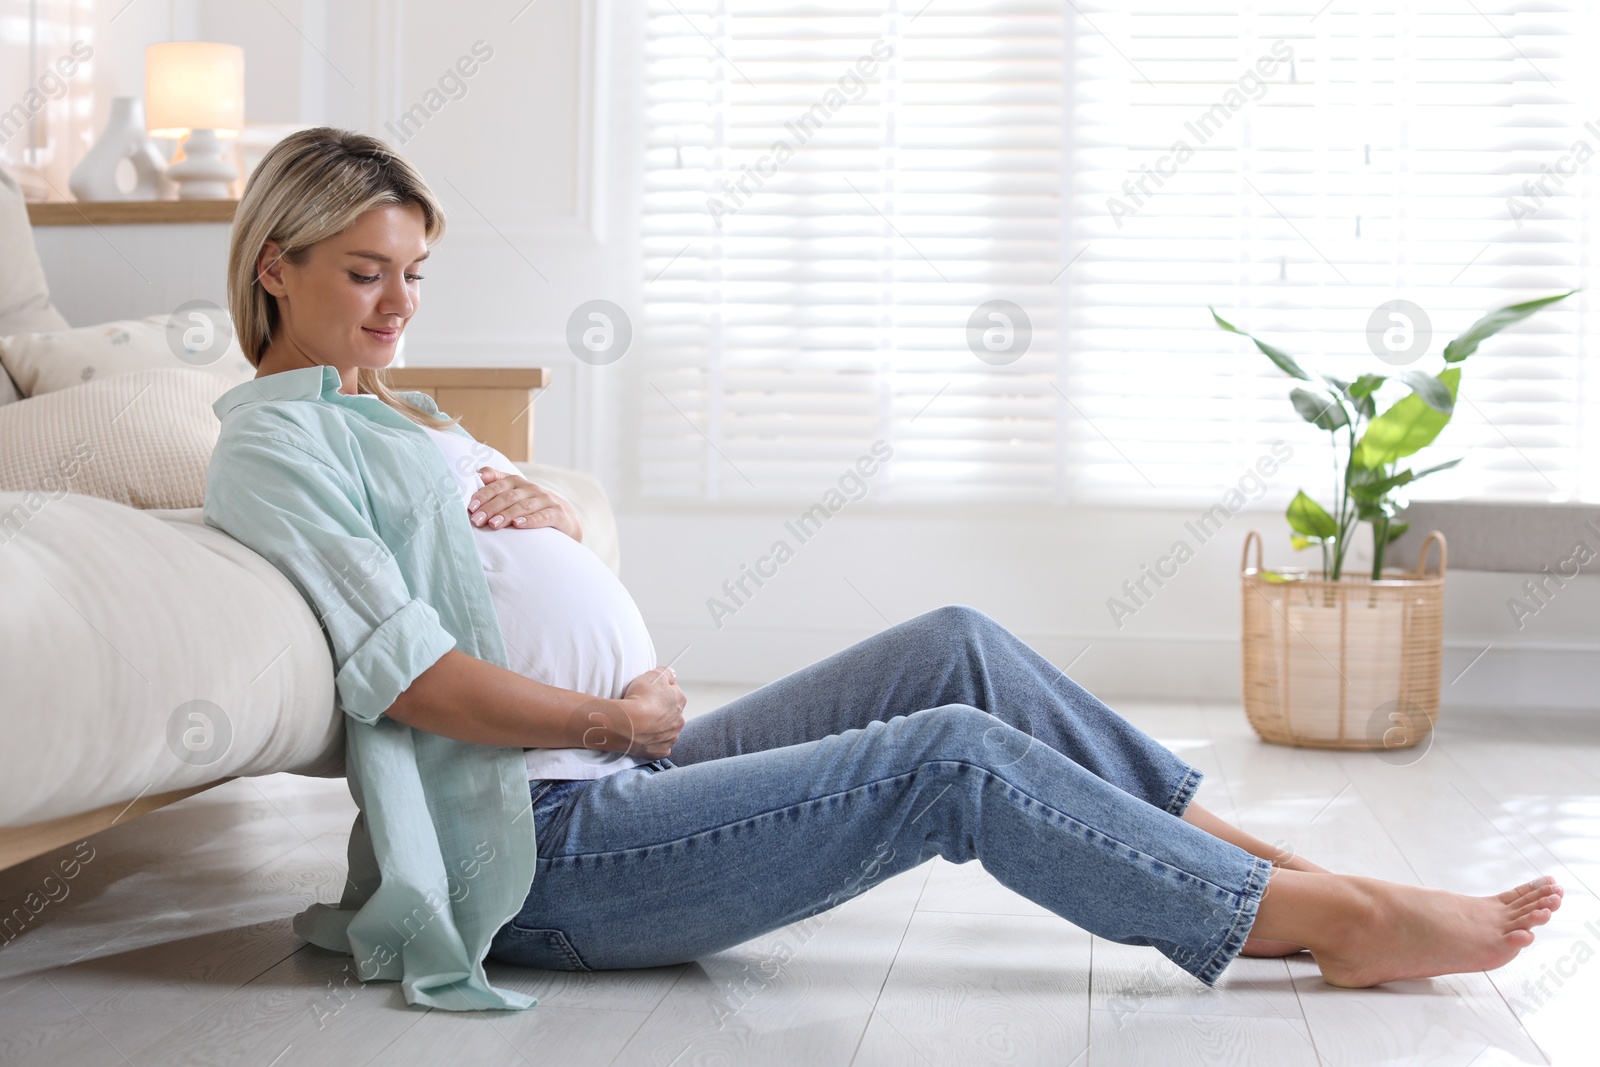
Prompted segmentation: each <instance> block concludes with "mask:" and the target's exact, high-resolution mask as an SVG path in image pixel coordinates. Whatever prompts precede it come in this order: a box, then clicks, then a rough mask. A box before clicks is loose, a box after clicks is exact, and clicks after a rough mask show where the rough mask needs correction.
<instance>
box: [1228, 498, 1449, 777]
mask: <svg viewBox="0 0 1600 1067" xmlns="http://www.w3.org/2000/svg"><path fill="white" fill-rule="evenodd" d="M1252 542H1253V543H1254V545H1255V566H1254V567H1251V566H1250V546H1251V544H1252ZM1434 542H1438V545H1439V569H1438V571H1437V572H1435V573H1434V574H1431V575H1430V574H1428V573H1427V572H1426V570H1425V567H1426V564H1427V559H1428V548H1429V546H1431V545H1432V544H1433V543H1434ZM1240 570H1241V576H1242V578H1243V583H1242V584H1243V593H1244V604H1243V607H1244V610H1243V635H1242V637H1243V642H1242V643H1243V652H1244V679H1243V681H1244V684H1243V691H1244V710H1245V714H1246V715H1247V716H1248V717H1249V719H1250V725H1251V726H1252V727H1254V728H1255V731H1256V733H1258V734H1260V735H1261V737H1262V739H1263V740H1266V741H1272V742H1275V743H1277V744H1280V745H1298V746H1302V747H1309V748H1345V749H1368V750H1371V749H1397V748H1409V747H1411V746H1413V745H1415V744H1417V743H1418V742H1420V741H1422V740H1423V739H1424V738H1426V737H1428V736H1429V735H1430V733H1431V732H1432V730H1433V726H1434V723H1435V722H1436V721H1437V720H1438V717H1439V670H1440V659H1441V651H1442V646H1443V616H1444V572H1445V541H1444V535H1443V534H1441V533H1440V532H1439V531H1437V530H1435V531H1433V532H1432V533H1430V534H1429V535H1428V536H1427V538H1426V540H1424V541H1423V543H1422V551H1421V552H1420V553H1419V554H1418V557H1417V566H1416V569H1415V570H1414V571H1404V570H1400V569H1397V568H1384V572H1383V573H1384V575H1385V577H1383V578H1381V579H1379V580H1378V581H1373V580H1372V579H1371V577H1370V576H1367V575H1362V576H1360V577H1351V576H1348V575H1346V576H1345V577H1343V578H1341V579H1340V580H1339V581H1337V582H1330V581H1326V580H1325V579H1324V578H1323V577H1322V576H1321V575H1322V572H1321V571H1317V572H1311V571H1307V570H1305V569H1303V568H1284V569H1282V570H1279V571H1276V572H1273V573H1275V574H1277V575H1279V576H1281V578H1282V580H1269V579H1268V578H1266V577H1264V576H1263V574H1264V572H1263V571H1262V568H1261V535H1260V534H1259V533H1257V532H1256V531H1254V530H1251V531H1250V533H1249V534H1248V535H1247V536H1246V537H1245V540H1244V559H1243V560H1242V561H1241V563H1240ZM1391 575H1392V577H1391Z"/></svg>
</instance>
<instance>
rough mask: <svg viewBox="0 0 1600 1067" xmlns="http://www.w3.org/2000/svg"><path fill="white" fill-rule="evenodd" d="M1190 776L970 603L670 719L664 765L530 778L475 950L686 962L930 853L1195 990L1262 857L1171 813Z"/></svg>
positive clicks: (587, 963)
mask: <svg viewBox="0 0 1600 1067" xmlns="http://www.w3.org/2000/svg"><path fill="white" fill-rule="evenodd" d="M1200 777H1201V776H1200V772H1199V771H1197V770H1195V769H1194V768H1193V767H1190V766H1189V765H1188V764H1186V763H1184V762H1183V761H1182V760H1180V759H1179V758H1178V757H1177V756H1175V755H1173V754H1172V753H1171V752H1170V751H1168V750H1167V749H1166V748H1164V747H1163V746H1161V745H1160V744H1158V743H1157V742H1156V741H1154V740H1153V739H1152V738H1150V737H1149V736H1148V735H1146V734H1144V733H1142V732H1140V731H1139V730H1138V729H1136V728H1135V727H1134V726H1133V725H1132V724H1130V723H1129V722H1127V720H1125V719H1123V718H1122V717H1121V716H1120V715H1118V714H1117V713H1116V712H1114V711H1112V710H1111V709H1110V708H1108V707H1106V705H1105V704H1103V703H1101V702H1100V701H1099V700H1097V699H1095V698H1094V697H1093V696H1091V695H1090V694H1089V693H1088V692H1087V691H1085V690H1084V689H1083V688H1082V687H1081V686H1079V685H1077V684H1076V683H1074V682H1073V681H1072V680H1071V679H1069V678H1068V677H1066V675H1064V674H1063V673H1062V672H1061V671H1060V670H1059V669H1057V668H1056V667H1054V666H1052V665H1051V663H1050V662H1049V661H1048V660H1046V659H1045V658H1044V657H1043V656H1041V655H1039V654H1038V653H1037V652H1035V651H1034V650H1033V649H1031V648H1029V647H1028V646H1027V645H1026V644H1024V643H1023V642H1022V641H1021V640H1020V639H1019V638H1018V637H1016V635H1014V634H1012V633H1011V632H1010V631H1009V630H1007V629H1005V628H1004V627H1003V626H1001V625H1000V624H999V623H997V622H995V621H994V620H992V619H990V618H989V617H988V616H987V615H984V614H983V613H982V612H979V611H976V610H974V609H972V608H967V607H960V606H951V607H944V608H939V609H937V610H934V611H930V612H927V613H926V614H924V615H920V616H918V617H916V618H914V619H911V620H909V621H907V622H903V623H900V624H899V625H896V626H892V627H890V628H889V629H887V630H884V631H883V632H881V633H879V634H876V635H875V636H873V637H869V638H867V639H866V640H864V641H861V642H859V643H858V644H855V645H852V646H851V647H849V648H847V649H844V650H843V651H841V652H838V653H835V654H834V655H832V656H829V657H827V658H826V659H823V660H820V661H818V662H817V663H814V664H812V665H811V666H809V667H803V668H801V669H800V670H798V671H795V672H794V673H793V674H789V675H787V676H785V677H783V678H780V679H778V680H777V681H775V682H772V683H771V684H769V685H766V686H763V687H762V688H760V689H757V690H756V691H754V692H752V693H749V694H747V695H745V696H743V697H740V698H739V699H738V700H735V701H733V702H731V703H729V704H727V705H724V706H723V707H721V708H718V709H717V710H716V711H713V712H709V713H707V714H705V715H701V716H698V717H696V718H693V719H690V720H689V721H688V722H687V723H686V724H685V726H684V728H683V732H682V733H681V734H680V735H679V738H678V742H677V744H676V745H675V746H674V748H673V750H672V756H671V758H670V759H660V760H656V761H654V762H652V763H649V764H645V765H643V766H640V767H634V768H630V769H628V770H625V771H619V772H617V773H615V774H612V775H609V776H607V777H605V778H599V779H595V780H593V781H535V782H532V783H530V788H531V790H532V793H533V819H534V830H535V836H536V838H537V843H538V861H537V866H536V868H535V874H534V879H533V886H532V889H531V891H530V892H529V893H528V898H527V900H526V902H525V903H524V904H523V906H522V910H521V911H520V912H519V913H518V914H517V915H516V916H515V917H514V918H513V919H512V920H511V921H510V922H508V923H507V924H506V925H505V926H503V927H502V928H501V929H500V930H499V932H498V933H497V934H496V935H495V938H494V941H493V943H492V945H491V946H490V949H489V956H490V958H492V959H496V960H500V961H502V962H506V963H512V964H520V965H522V966H526V967H537V968H544V969H549V970H568V971H592V970H611V969H615V968H632V967H654V966H662V965H667V964H677V963H684V962H687V961H690V960H693V959H696V958H697V957H700V956H704V955H707V954H709V953H713V952H717V951H720V950H722V949H726V948H729V947H731V946H733V945H737V944H740V943H741V942H744V941H748V940H750V939H751V938H754V937H759V936H760V935H762V934H765V933H768V932H769V931H772V930H775V929H777V928H778V927H781V926H785V925H787V924H789V923H793V922H798V921H799V920H801V919H805V918H809V917H811V916H813V915H817V914H819V913H821V912H824V911H827V910H829V909H831V908H833V907H836V906H837V905H839V904H842V903H843V902H844V901H846V900H848V899H850V898H851V897H853V896H856V895H858V894H860V893H863V892H865V891H867V890H868V889H870V888H871V887H872V886H873V885H874V884H876V883H877V882H879V881H881V880H883V879H885V878H888V877H891V876H893V875H895V874H898V873H900V872H902V871H906V870H909V869H911V868H913V867H916V866H919V865H920V864H922V863H924V862H926V861H927V860H929V859H932V858H933V857H934V856H936V855H937V856H942V857H944V858H945V859H946V860H949V861H950V862H952V863H967V862H969V861H971V860H978V861H980V862H981V863H982V864H983V867H984V869H985V870H987V871H988V872H989V873H991V874H992V875H994V877H995V878H996V879H997V880H999V881H1000V883H1001V884H1003V885H1005V886H1007V887H1009V888H1010V889H1012V890H1014V891H1015V892H1017V893H1020V894H1021V895H1022V896H1025V897H1027V898H1028V899H1029V900H1032V901H1034V902H1036V903H1038V904H1040V905H1041V906H1043V907H1045V908H1048V909H1049V910H1050V911H1053V912H1055V913H1056V914H1057V915H1059V916H1061V917H1062V918H1063V919H1066V920H1067V921H1069V922H1071V923H1074V924H1076V925H1077V926H1080V927H1082V928H1083V929H1085V930H1088V931H1089V932H1091V933H1094V934H1097V935H1099V936H1100V937H1104V938H1107V939H1108V940H1111V941H1118V942H1121V943H1123V944H1129V945H1150V946H1154V947H1155V948H1156V949H1157V950H1159V951H1160V952H1161V953H1162V954H1163V955H1165V956H1166V957H1167V958H1168V959H1170V960H1172V961H1173V963H1175V964H1177V965H1178V966H1179V967H1182V968H1183V969H1184V970H1186V971H1188V972H1189V973H1190V974H1192V975H1194V976H1195V977H1196V978H1198V979H1200V980H1201V981H1202V982H1204V983H1205V984H1207V985H1212V984H1214V983H1215V982H1216V980H1217V977H1218V976H1219V975H1220V974H1221V973H1222V969H1223V968H1224V967H1226V966H1227V965H1228V963H1229V961H1231V960H1232V959H1233V957H1234V956H1235V955H1237V953H1238V951H1239V949H1240V948H1241V947H1242V946H1243V944H1244V941H1245V937H1246V935H1247V934H1248V933H1249V931H1250V927H1251V924H1252V923H1253V922H1254V921H1255V914H1256V908H1257V905H1258V904H1259V903H1260V900H1261V895H1262V893H1263V892H1264V891H1265V890H1266V885H1267V877H1268V875H1269V874H1270V873H1271V871H1272V865H1271V863H1270V862H1268V861H1267V860H1265V859H1260V858H1257V857H1255V856H1252V855H1250V854H1249V853H1248V852H1245V851H1244V850H1243V849H1240V848H1238V847H1236V846H1234V845H1231V844H1228V843H1227V842H1224V841H1221V840H1219V839H1218V838H1215V837H1212V836H1211V835H1210V834H1208V833H1206V832H1205V831H1203V830H1200V829H1198V828H1196V827H1193V826H1191V825H1189V824H1188V823H1186V822H1184V821H1183V820H1182V819H1181V818H1180V817H1179V816H1181V815H1182V813H1183V811H1184V809H1185V808H1186V807H1187V806H1188V804H1189V801H1190V799H1191V798H1192V797H1193V796H1194V792H1195V790H1196V788H1198V786H1199V784H1200Z"/></svg>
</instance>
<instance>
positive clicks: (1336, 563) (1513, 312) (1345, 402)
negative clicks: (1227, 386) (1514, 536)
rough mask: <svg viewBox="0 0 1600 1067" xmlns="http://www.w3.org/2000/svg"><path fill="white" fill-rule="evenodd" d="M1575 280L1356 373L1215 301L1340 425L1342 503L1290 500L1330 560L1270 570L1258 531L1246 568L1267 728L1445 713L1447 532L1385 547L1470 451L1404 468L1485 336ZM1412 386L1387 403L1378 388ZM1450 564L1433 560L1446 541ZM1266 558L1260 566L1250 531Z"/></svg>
mask: <svg viewBox="0 0 1600 1067" xmlns="http://www.w3.org/2000/svg"><path fill="white" fill-rule="evenodd" d="M1573 292H1576V290H1571V291H1569V292H1565V293H1560V294H1557V295H1555V296H1547V297H1542V298H1540V299H1538V300H1530V301H1527V302H1525V303H1520V304H1512V305H1509V306H1507V307H1503V308H1500V309H1498V310H1496V311H1491V312H1490V313H1488V314H1487V315H1484V316H1483V317H1482V318H1480V319H1479V320H1478V321H1477V322H1475V323H1473V324H1472V325H1471V326H1470V327H1469V328H1468V329H1467V330H1466V331H1465V332H1464V333H1462V334H1461V336H1459V337H1457V338H1456V339H1455V340H1453V341H1451V342H1450V343H1449V344H1447V345H1445V347H1444V352H1443V357H1444V363H1445V367H1444V369H1442V370H1441V371H1440V372H1439V373H1438V374H1428V373H1426V372H1424V371H1421V370H1416V369H1406V370H1399V371H1393V372H1390V373H1369V374H1363V375H1361V376H1360V377H1359V378H1357V379H1355V380H1354V381H1345V380H1344V379H1342V378H1337V377H1335V376H1333V375H1331V374H1320V373H1319V374H1317V375H1315V376H1313V375H1312V374H1310V373H1308V372H1307V371H1306V370H1305V369H1304V368H1303V367H1301V365H1300V363H1299V362H1298V361H1297V360H1296V359H1295V358H1294V357H1293V356H1290V355H1289V354H1288V353H1287V352H1284V351H1283V350H1282V349H1280V348H1277V347H1275V346H1273V345H1271V344H1268V343H1267V342H1265V341H1263V340H1261V339H1260V338H1258V337H1255V336H1253V335H1251V334H1249V333H1246V332H1245V331H1243V330H1240V329H1239V328H1237V327H1235V326H1234V325H1233V324H1232V323H1230V322H1227V321H1226V320H1224V319H1223V318H1222V317H1221V316H1220V315H1218V314H1217V312H1216V309H1215V308H1212V309H1210V310H1211V317H1212V319H1214V320H1215V321H1216V324H1217V325H1218V326H1219V327H1221V328H1222V329H1224V330H1227V331H1228V332H1230V333H1236V334H1239V335H1240V336H1242V337H1246V338H1248V339H1249V340H1250V341H1252V342H1253V343H1254V344H1255V346H1256V347H1257V348H1258V349H1260V351H1261V353H1262V354H1263V355H1265V356H1266V357H1267V358H1268V359H1270V360H1271V361H1272V362H1273V364H1274V365H1275V366H1276V367H1277V368H1278V369H1279V370H1281V371H1283V372H1284V373H1285V374H1288V375H1289V376H1290V377H1292V378H1295V379H1297V380H1299V381H1301V382H1306V383H1308V386H1309V387H1308V386H1296V387H1295V388H1294V389H1293V390H1291V391H1290V394H1289V399H1290V401H1291V403H1293V405H1294V408H1295V410H1296V411H1298V412H1299V413H1300V416H1301V417H1302V418H1303V419H1305V420H1306V421H1307V422H1309V423H1311V424H1312V425H1314V426H1316V427H1317V428H1319V429H1322V430H1326V431H1328V433H1329V435H1330V437H1331V439H1332V444H1333V449H1334V460H1335V470H1336V471H1338V472H1339V474H1338V476H1337V477H1336V479H1335V483H1334V498H1333V503H1334V506H1333V509H1332V511H1330V510H1329V509H1327V508H1325V507H1323V506H1322V505H1321V504H1319V503H1317V502H1316V501H1315V500H1313V499H1312V498H1311V497H1310V496H1309V495H1308V494H1307V493H1306V492H1305V491H1304V490H1300V491H1298V492H1297V493H1296V494H1295V497H1294V499H1293V500H1291V501H1290V503H1289V507H1288V511H1287V512H1286V515H1287V518H1288V520H1289V527H1290V530H1291V535H1290V541H1291V543H1292V544H1293V546H1294V548H1295V549H1296V550H1297V551H1298V550H1302V549H1306V548H1310V547H1311V546H1313V545H1316V546H1318V547H1319V548H1320V549H1321V553H1322V569H1321V571H1320V572H1318V573H1312V572H1310V571H1308V570H1306V569H1304V568H1280V569H1278V570H1265V569H1263V568H1262V567H1261V538H1260V535H1259V534H1258V533H1257V532H1255V531H1251V532H1250V534H1249V535H1248V536H1247V537H1246V539H1245V560H1244V564H1243V566H1242V568H1241V570H1242V571H1243V575H1242V577H1243V583H1244V589H1243V596H1244V602H1243V609H1244V610H1243V634H1242V638H1243V650H1242V651H1243V659H1244V672H1243V681H1244V686H1243V697H1244V705H1245V712H1246V714H1247V715H1248V716H1249V718H1250V723H1251V725H1252V726H1253V727H1254V728H1255V730H1256V732H1257V733H1258V734H1260V735H1261V737H1262V738H1263V739H1265V740H1268V741H1275V742H1279V743H1283V744H1293V745H1308V746H1313V747H1326V748H1362V749H1382V750H1394V749H1401V748H1409V747H1411V746H1413V745H1416V744H1417V743H1418V742H1419V741H1421V740H1423V739H1424V738H1425V737H1427V736H1429V734H1430V732H1431V730H1432V728H1433V724H1434V722H1435V721H1436V720H1437V718H1438V708H1439V664H1440V660H1441V653H1442V644H1443V641H1442V636H1443V635H1442V619H1443V604H1444V570H1445V544H1444V536H1443V535H1442V534H1440V533H1439V532H1438V531H1437V530H1435V531H1433V532H1432V533H1430V534H1429V535H1428V537H1427V539H1426V540H1425V541H1424V543H1423V545H1422V551H1421V553H1420V555H1419V558H1418V561H1417V566H1416V569H1415V570H1414V571H1402V570H1399V569H1397V568H1388V573H1387V575H1386V574H1385V568H1384V556H1385V550H1386V549H1387V548H1388V546H1389V545H1390V544H1391V543H1392V542H1393V541H1394V540H1395V539H1396V538H1398V537H1399V536H1401V535H1402V534H1403V533H1405V532H1406V529H1407V528H1408V526H1409V524H1408V523H1405V522H1396V521H1394V520H1395V516H1396V513H1397V512H1398V511H1399V510H1400V509H1401V508H1403V507H1404V501H1403V500H1400V499H1397V496H1396V494H1397V492H1398V491H1399V490H1401V489H1403V488H1404V487H1406V486H1408V485H1410V484H1412V483H1413V482H1415V481H1417V480H1418V479H1420V478H1423V477H1426V476H1427V475H1430V474H1434V473H1436V472H1438V471H1441V470H1445V469H1447V468H1449V467H1453V466H1455V465H1456V464H1457V463H1459V462H1461V461H1460V460H1459V459H1453V460H1449V461H1448V462H1445V463H1440V464H1437V465H1435V466H1432V467H1428V468H1426V469H1423V470H1420V471H1418V470H1412V469H1410V468H1406V469H1403V470H1402V469H1397V468H1400V467H1401V466H1402V463H1401V461H1402V460H1404V459H1405V458H1406V457H1408V456H1411V455H1414V454H1415V453H1417V452H1418V451H1420V450H1421V449H1423V448H1425V447H1426V446H1428V445H1430V444H1432V443H1433V441H1434V440H1435V439H1436V438H1437V437H1438V436H1439V434H1440V432H1441V431H1442V430H1443V429H1444V428H1445V426H1447V425H1448V424H1449V422H1450V418H1451V416H1452V414H1453V413H1454V411H1455V402H1456V397H1457V391H1458V389H1459V387H1460V383H1461V367H1460V366H1458V364H1460V363H1461V362H1462V361H1464V360H1465V359H1466V358H1467V357H1468V356H1471V355H1472V354H1473V353H1474V352H1476V351H1477V350H1478V346H1479V345H1481V344H1482V343H1483V342H1484V341H1485V340H1487V339H1488V338H1490V337H1492V336H1494V335H1495V334H1497V333H1499V332H1500V331H1501V330H1503V329H1505V328H1506V327H1507V326H1510V325H1512V324H1513V323H1517V322H1520V321H1522V320H1523V319H1525V318H1527V317H1528V316H1530V315H1532V314H1534V313H1535V312H1537V311H1539V310H1540V309H1541V308H1544V307H1547V306H1549V305H1551V304H1553V303H1555V302H1557V301H1559V300H1565V299H1566V298H1567V297H1569V296H1571V295H1572V294H1573ZM1392 385H1401V386H1404V387H1405V388H1406V390H1407V392H1406V394H1405V395H1403V396H1400V397H1399V398H1397V399H1396V400H1394V402H1393V403H1391V404H1390V405H1389V406H1388V408H1387V409H1385V410H1384V411H1382V412H1379V411H1378V396H1379V393H1380V392H1383V391H1387V390H1388V389H1389V387H1391V386H1392ZM1360 523H1366V524H1368V526H1369V527H1370V528H1371V531H1372V572H1371V574H1370V575H1365V576H1360V577H1351V576H1348V575H1346V574H1345V573H1344V564H1345V558H1346V555H1347V553H1348V552H1349V549H1350V544H1351V541H1352V540H1353V538H1354V536H1355V532H1356V528H1357V526H1358V524H1360ZM1435 542H1437V544H1438V548H1439V551H1438V558H1439V564H1438V570H1437V572H1435V573H1433V574H1431V575H1430V574H1429V573H1428V572H1427V571H1426V569H1425V568H1426V561H1427V558H1428V554H1429V550H1430V548H1431V547H1432V546H1433V544H1434V543H1435ZM1252 543H1253V544H1254V547H1255V566H1254V567H1253V568H1252V567H1251V566H1250V550H1251V545H1252Z"/></svg>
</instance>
